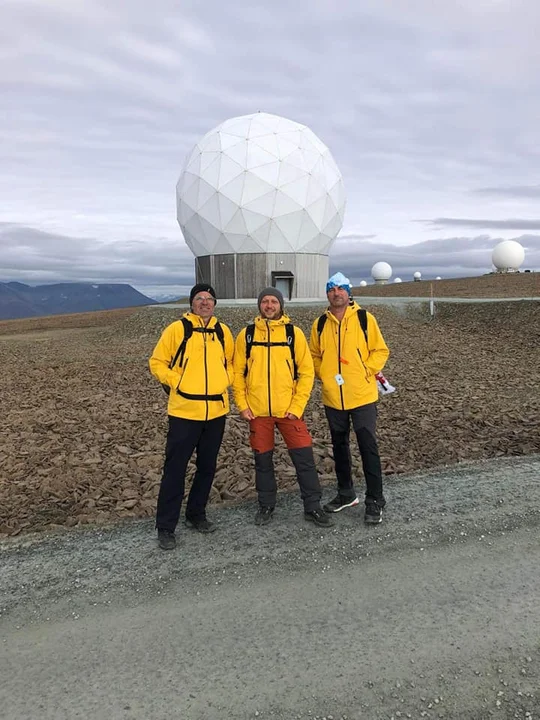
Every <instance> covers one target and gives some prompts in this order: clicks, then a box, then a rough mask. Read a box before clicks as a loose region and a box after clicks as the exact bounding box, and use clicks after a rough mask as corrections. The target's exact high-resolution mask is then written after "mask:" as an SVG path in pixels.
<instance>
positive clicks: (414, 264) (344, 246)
mask: <svg viewBox="0 0 540 720" xmlns="http://www.w3.org/2000/svg"><path fill="white" fill-rule="evenodd" d="M515 239H516V240H518V241H519V242H520V243H521V244H522V245H523V247H524V248H525V263H524V265H523V269H525V268H529V269H533V270H535V269H536V270H539V269H540V235H522V236H520V237H516V238H515ZM499 240H500V238H493V237H490V236H489V235H480V236H478V237H452V238H443V239H433V240H425V241H423V242H419V243H415V244H413V245H407V246H397V245H392V244H390V243H373V242H364V241H360V240H358V241H352V242H351V241H349V242H341V241H339V240H338V242H336V244H335V245H334V247H333V248H332V252H331V254H330V268H331V271H332V272H336V271H338V270H341V271H342V272H343V273H345V275H347V276H348V277H349V278H350V279H351V280H353V282H354V283H358V282H359V281H360V280H369V279H370V278H371V268H372V267H373V265H374V263H375V262H378V261H379V260H384V261H385V262H388V263H390V265H391V266H392V270H393V277H401V278H402V280H406V279H408V280H411V279H412V276H413V273H414V272H416V271H417V270H419V271H420V272H421V273H422V275H423V276H424V277H432V278H433V277H436V276H437V275H440V276H441V277H446V278H449V277H470V276H474V275H481V274H484V273H487V272H490V271H491V270H492V265H491V253H492V250H493V248H494V247H495V245H496V244H497V242H498V241H499Z"/></svg>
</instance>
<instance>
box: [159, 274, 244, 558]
mask: <svg viewBox="0 0 540 720" xmlns="http://www.w3.org/2000/svg"><path fill="white" fill-rule="evenodd" d="M189 304H190V311H189V312H187V313H185V314H184V316H183V317H182V319H181V320H178V321H176V322H173V323H172V324H171V325H169V326H168V327H167V328H165V330H164V331H163V334H162V335H161V337H160V339H159V341H158V344H157V345H156V347H155V348H154V352H153V353H152V357H151V358H150V363H149V364H150V371H151V372H152V375H154V377H156V378H157V379H158V380H159V381H160V383H161V384H162V385H163V386H164V388H165V390H166V391H167V392H168V394H169V404H168V408H167V413H168V416H169V430H168V433H167V445H166V449H165V464H164V467H163V476H162V479H161V487H160V490H159V496H158V502H157V513H156V528H157V531H158V542H159V546H160V547H161V548H162V549H163V550H172V549H173V548H174V547H175V546H176V539H175V534H174V532H175V529H176V526H177V524H178V520H179V518H180V508H181V505H182V500H183V497H184V487H185V477H186V469H187V465H188V462H189V460H190V458H191V456H192V455H193V452H194V451H195V450H196V451H197V460H196V466H197V470H196V472H195V476H194V478H193V484H192V486H191V491H190V493H189V497H188V501H187V505H186V525H187V526H188V527H191V528H193V529H195V530H198V531H199V532H203V533H209V532H213V531H214V530H215V525H214V524H213V523H211V522H209V520H208V519H207V517H206V505H207V502H208V497H209V495H210V489H211V487H212V482H213V481H214V475H215V472H216V463H217V455H218V452H219V448H220V447H221V441H222V439H223V433H224V430H225V416H226V415H227V413H228V412H229V394H228V389H227V388H228V387H229V386H230V385H231V384H232V379H233V354H234V340H233V336H232V334H231V331H230V330H229V328H228V327H227V326H226V325H223V324H222V323H220V322H218V320H217V319H216V318H215V316H214V307H215V304H216V293H215V292H214V289H213V288H212V287H211V286H210V285H208V284H206V283H199V284H197V285H195V286H194V287H193V288H192V289H191V292H190V295H189Z"/></svg>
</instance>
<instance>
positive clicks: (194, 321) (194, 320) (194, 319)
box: [184, 311, 217, 328]
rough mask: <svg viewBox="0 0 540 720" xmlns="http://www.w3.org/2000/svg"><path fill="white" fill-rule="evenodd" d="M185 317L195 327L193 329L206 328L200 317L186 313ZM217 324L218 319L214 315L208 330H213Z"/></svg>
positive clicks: (209, 322)
mask: <svg viewBox="0 0 540 720" xmlns="http://www.w3.org/2000/svg"><path fill="white" fill-rule="evenodd" d="M184 317H185V318H186V319H187V320H189V322H190V323H191V324H192V325H193V327H204V320H203V319H202V317H201V316H200V315H196V314H195V313H192V312H189V311H188V312H186V313H184ZM216 323H217V317H216V316H215V315H212V317H211V318H210V320H209V321H208V325H207V326H206V327H207V328H213V327H214V325H215V324H216Z"/></svg>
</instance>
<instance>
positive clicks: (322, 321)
mask: <svg viewBox="0 0 540 720" xmlns="http://www.w3.org/2000/svg"><path fill="white" fill-rule="evenodd" d="M325 323H326V313H324V314H323V315H321V316H320V318H319V319H318V320H317V335H318V336H319V338H320V337H321V333H322V331H323V327H324V325H325Z"/></svg>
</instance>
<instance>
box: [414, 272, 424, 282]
mask: <svg viewBox="0 0 540 720" xmlns="http://www.w3.org/2000/svg"><path fill="white" fill-rule="evenodd" d="M421 277H422V273H421V272H420V270H417V271H416V272H415V273H414V275H413V278H414V279H415V280H420V278H421Z"/></svg>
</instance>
